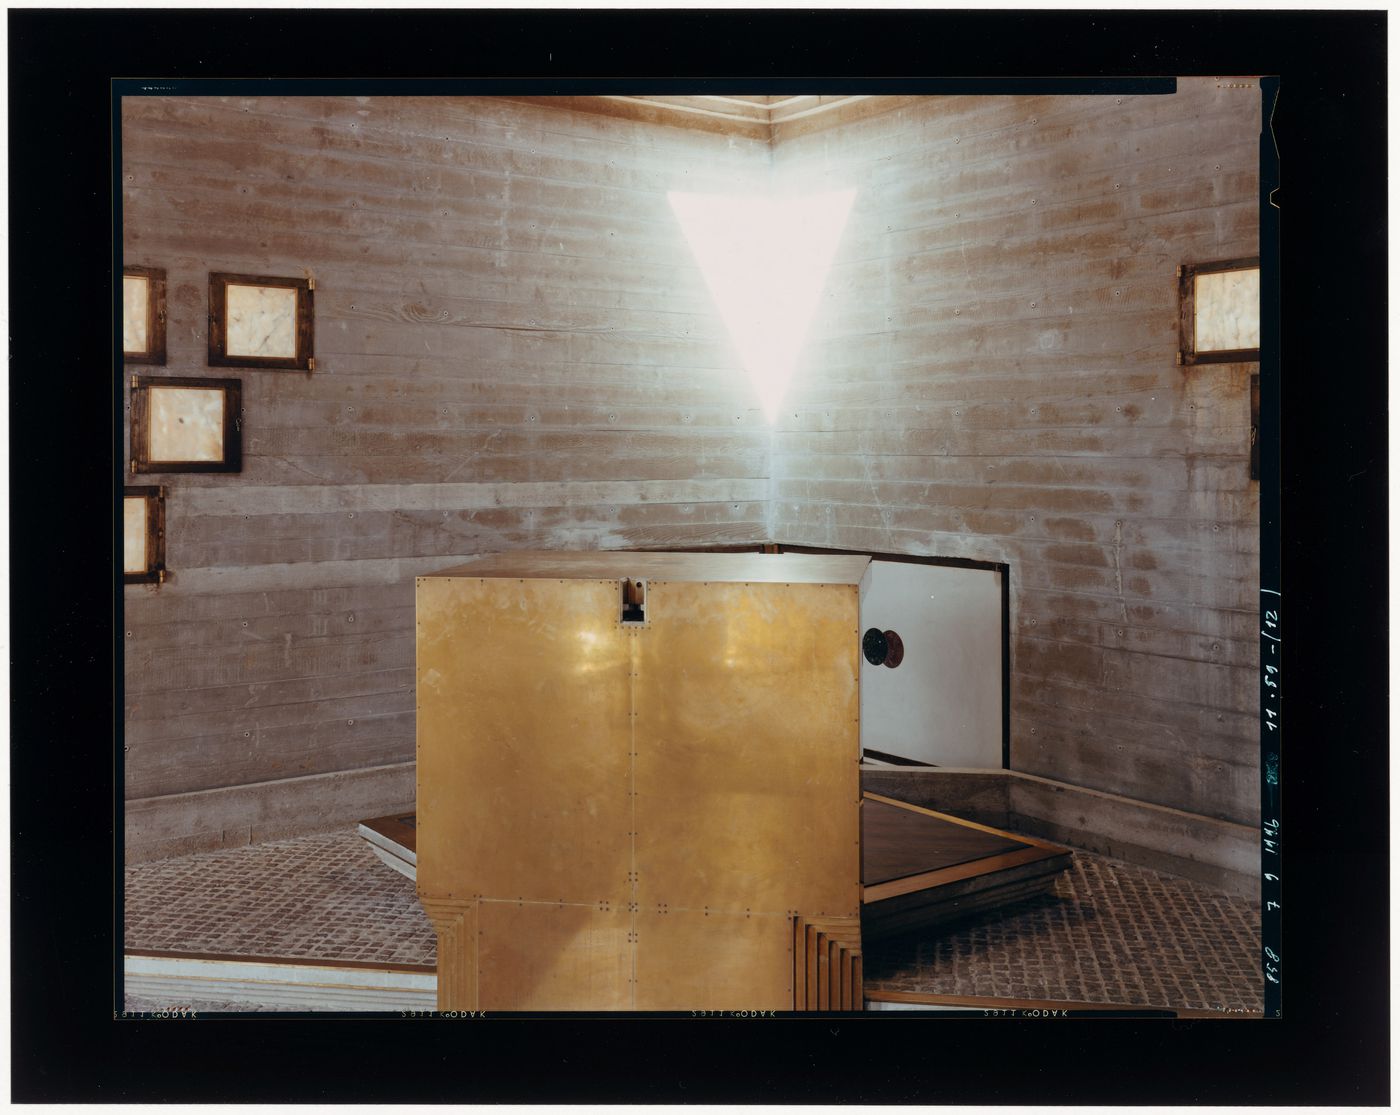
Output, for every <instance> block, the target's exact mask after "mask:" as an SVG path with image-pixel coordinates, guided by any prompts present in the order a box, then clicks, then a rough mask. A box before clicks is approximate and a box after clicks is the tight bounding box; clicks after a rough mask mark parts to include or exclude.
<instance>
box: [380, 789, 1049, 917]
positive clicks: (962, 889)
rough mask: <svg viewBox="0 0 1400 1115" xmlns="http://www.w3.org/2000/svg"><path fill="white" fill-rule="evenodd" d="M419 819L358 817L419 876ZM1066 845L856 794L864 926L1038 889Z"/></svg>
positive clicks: (946, 913) (389, 853) (396, 861)
mask: <svg viewBox="0 0 1400 1115" xmlns="http://www.w3.org/2000/svg"><path fill="white" fill-rule="evenodd" d="M416 823H417V818H416V815H415V814H412V813H408V814H403V815H397V816H391V817H375V818H372V819H371V820H368V821H361V822H360V828H359V831H360V835H361V836H363V837H364V838H365V839H366V840H367V841H369V844H370V847H371V848H372V849H373V850H374V853H375V854H376V855H377V856H379V858H380V859H382V860H383V861H384V862H385V863H387V864H388V865H389V866H390V867H392V868H393V869H394V870H395V871H398V872H400V873H402V874H404V875H407V876H408V877H409V878H410V879H412V878H414V877H415V876H416V874H417V827H416ZM1072 855H1073V853H1072V852H1071V851H1070V850H1069V849H1068V848H1063V847H1061V846H1060V845H1058V844H1051V843H1049V842H1047V841H1044V840H1037V839H1035V838H1034V837H1029V836H1018V835H1015V834H1013V833H1009V832H1003V831H1002V830H1000V829H995V828H992V827H990V826H989V825H979V824H975V823H974V822H972V821H965V820H963V819H962V818H960V817H952V816H949V815H948V814H946V813H938V812H935V811H934V810H932V809H925V808H923V807H922V806H918V805H910V804H909V803H908V802H902V801H896V800H895V799H894V798H888V797H884V796H882V795H880V794H872V793H869V792H866V793H864V794H862V795H861V890H862V896H861V929H862V932H863V933H864V934H865V935H866V936H867V937H870V938H875V937H881V936H890V935H895V934H900V933H908V932H913V931H915V930H921V929H926V928H928V927H930V926H934V925H940V924H942V923H944V922H949V921H954V920H957V919H958V918H963V917H967V916H969V915H971V914H976V913H981V912H982V911H985V910H989V909H995V908H996V907H998V906H1003V905H1006V904H1008V903H1011V902H1019V901H1021V900H1022V899H1024V898H1029V897H1032V896H1034V895H1036V894H1040V893H1043V892H1045V891H1047V890H1049V889H1050V888H1051V886H1053V885H1054V881H1055V876H1056V875H1057V874H1059V873H1060V872H1061V871H1063V870H1065V868H1067V867H1068V866H1069V862H1070V857H1071V856H1072Z"/></svg>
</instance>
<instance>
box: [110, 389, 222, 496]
mask: <svg viewBox="0 0 1400 1115" xmlns="http://www.w3.org/2000/svg"><path fill="white" fill-rule="evenodd" d="M152 387H164V388H169V387H175V388H195V389H198V390H204V391H208V390H213V389H218V390H221V391H223V393H224V426H223V458H222V460H218V461H152V460H151V459H150V451H151V425H150V419H151V415H150V399H149V392H150V389H151V388H152ZM242 406H243V381H242V380H240V379H198V378H192V377H186V376H132V377H131V471H132V472H133V473H138V474H140V473H167V472H242V471H243V411H242Z"/></svg>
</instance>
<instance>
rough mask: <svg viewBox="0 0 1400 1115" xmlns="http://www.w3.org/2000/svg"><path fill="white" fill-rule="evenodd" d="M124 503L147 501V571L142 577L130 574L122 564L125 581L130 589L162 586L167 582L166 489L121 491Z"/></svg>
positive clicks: (140, 487) (150, 487) (155, 486)
mask: <svg viewBox="0 0 1400 1115" xmlns="http://www.w3.org/2000/svg"><path fill="white" fill-rule="evenodd" d="M122 499H123V501H125V500H128V499H143V500H145V501H146V568H145V570H143V571H142V572H140V573H131V572H128V571H127V570H126V569H125V562H123V569H122V581H123V583H125V584H128V585H158V584H161V583H162V582H164V580H165V487H164V485H159V484H149V485H136V486H133V487H126V488H123V489H122ZM123 507H125V504H124V503H123Z"/></svg>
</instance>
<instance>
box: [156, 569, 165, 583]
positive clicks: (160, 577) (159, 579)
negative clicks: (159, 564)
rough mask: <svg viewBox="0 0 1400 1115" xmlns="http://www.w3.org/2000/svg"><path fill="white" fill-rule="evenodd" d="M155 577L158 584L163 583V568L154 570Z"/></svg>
mask: <svg viewBox="0 0 1400 1115" xmlns="http://www.w3.org/2000/svg"><path fill="white" fill-rule="evenodd" d="M156 578H157V583H158V584H162V585H163V584H165V570H164V569H157V570H156Z"/></svg>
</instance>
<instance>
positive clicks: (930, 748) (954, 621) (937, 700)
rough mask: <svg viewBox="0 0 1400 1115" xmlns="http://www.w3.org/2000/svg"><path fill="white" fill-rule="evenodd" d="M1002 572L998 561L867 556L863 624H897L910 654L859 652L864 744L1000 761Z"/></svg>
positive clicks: (970, 763)
mask: <svg viewBox="0 0 1400 1115" xmlns="http://www.w3.org/2000/svg"><path fill="white" fill-rule="evenodd" d="M1001 578H1002V573H1000V572H999V571H997V570H992V569H963V568H958V567H954V566H946V565H924V564H918V563H914V562H903V561H872V562H871V563H870V570H869V579H868V583H866V584H864V585H863V586H862V593H861V605H860V614H861V620H860V629H861V632H862V634H863V633H864V632H865V631H867V630H868V629H870V628H871V627H877V628H879V629H880V630H881V631H886V630H892V631H894V632H896V633H897V634H898V635H899V637H900V638H901V639H902V640H903V643H904V660H903V661H902V662H901V663H900V665H899V666H897V667H895V668H894V669H891V668H889V667H887V666H872V665H871V664H870V663H869V662H868V661H866V660H865V658H864V657H862V658H861V662H860V742H861V747H862V748H863V749H864V750H868V751H883V752H886V753H887V754H891V755H899V756H902V757H904V758H908V759H918V760H920V761H921V762H925V763H932V764H934V765H935V766H942V767H979V768H1000V767H1001V761H1002V750H1001V747H1002V730H1001V717H1002V700H1001V686H1002V676H1001V653H1002V651H1001Z"/></svg>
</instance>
